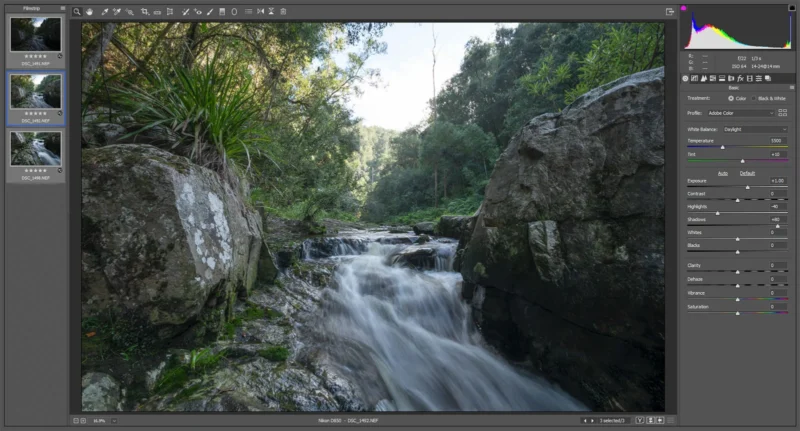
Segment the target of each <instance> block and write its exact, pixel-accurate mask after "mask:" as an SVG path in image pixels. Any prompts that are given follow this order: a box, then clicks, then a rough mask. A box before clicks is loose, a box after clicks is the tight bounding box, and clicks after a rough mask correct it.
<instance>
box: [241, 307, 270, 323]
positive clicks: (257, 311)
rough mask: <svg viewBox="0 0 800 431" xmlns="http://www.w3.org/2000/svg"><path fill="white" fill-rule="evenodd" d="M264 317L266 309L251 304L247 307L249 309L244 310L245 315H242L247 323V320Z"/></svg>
mask: <svg viewBox="0 0 800 431" xmlns="http://www.w3.org/2000/svg"><path fill="white" fill-rule="evenodd" d="M264 315H265V311H264V308H262V307H260V306H258V305H256V304H253V303H249V304H248V305H247V308H245V310H244V313H243V315H242V320H245V321H247V320H257V319H263V318H264Z"/></svg>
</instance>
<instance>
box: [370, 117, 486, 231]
mask: <svg viewBox="0 0 800 431" xmlns="http://www.w3.org/2000/svg"><path fill="white" fill-rule="evenodd" d="M391 144H392V150H393V153H392V154H393V156H394V163H389V164H387V168H386V171H387V172H386V173H384V174H383V176H382V177H381V179H380V181H379V182H378V184H377V185H376V187H375V189H374V190H373V191H372V192H371V193H370V194H369V195H368V198H367V202H366V204H365V207H364V213H363V215H362V218H363V219H365V220H368V221H376V222H380V221H386V220H389V221H393V222H400V223H410V222H413V221H422V220H432V219H434V218H437V217H439V216H441V215H442V214H444V213H446V212H448V208H447V202H448V201H452V200H454V199H455V200H459V199H469V200H471V201H478V202H480V200H481V199H480V196H482V195H483V188H484V187H485V185H486V183H487V182H488V180H489V173H490V170H491V169H492V166H493V165H494V161H495V160H496V159H497V157H498V152H499V151H498V149H497V144H496V141H495V139H494V137H493V136H491V135H489V134H487V133H485V132H484V131H482V130H481V129H480V127H478V126H477V125H475V124H467V125H455V124H452V123H448V122H437V123H435V124H432V125H430V126H429V127H428V128H427V129H425V130H424V131H423V132H417V131H415V130H408V131H406V132H404V133H403V134H401V135H399V136H397V137H396V138H395V139H393V140H392V141H391ZM409 210H411V211H409ZM460 211H463V209H462V210H460ZM398 216H401V217H398ZM420 218H422V220H419V219H420Z"/></svg>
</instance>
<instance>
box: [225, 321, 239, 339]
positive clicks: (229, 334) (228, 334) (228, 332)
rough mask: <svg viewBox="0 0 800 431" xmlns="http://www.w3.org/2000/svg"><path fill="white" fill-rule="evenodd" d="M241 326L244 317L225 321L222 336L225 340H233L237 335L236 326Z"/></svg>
mask: <svg viewBox="0 0 800 431" xmlns="http://www.w3.org/2000/svg"><path fill="white" fill-rule="evenodd" d="M240 326H242V319H241V318H238V317H237V318H234V319H231V321H229V322H225V325H224V326H223V330H222V338H223V339H225V340H232V339H233V338H234V337H235V336H236V328H238V327H240Z"/></svg>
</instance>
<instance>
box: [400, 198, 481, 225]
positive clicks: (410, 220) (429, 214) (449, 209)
mask: <svg viewBox="0 0 800 431" xmlns="http://www.w3.org/2000/svg"><path fill="white" fill-rule="evenodd" d="M482 201H483V199H482V198H481V197H480V196H477V195H470V196H465V197H462V198H456V199H450V200H448V201H446V202H443V205H442V206H440V207H439V208H433V207H428V208H422V209H418V210H415V211H411V212H407V213H403V214H399V215H396V216H393V217H391V218H389V219H388V220H387V222H388V223H389V224H399V225H413V224H416V223H419V222H423V221H436V220H438V219H439V218H440V217H441V216H443V215H469V216H471V215H473V214H475V211H477V210H478V208H479V207H480V205H481V202H482Z"/></svg>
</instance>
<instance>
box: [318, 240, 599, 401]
mask: <svg viewBox="0 0 800 431" xmlns="http://www.w3.org/2000/svg"><path fill="white" fill-rule="evenodd" d="M381 242H384V243H381ZM385 242H387V241H381V240H380V239H375V240H374V241H371V242H369V245H368V247H367V250H366V252H364V253H361V254H357V255H355V256H351V257H348V258H347V259H343V260H342V262H341V263H340V264H339V266H338V268H337V270H336V273H335V276H334V281H333V283H332V284H333V286H332V288H330V289H326V290H325V296H324V300H323V311H324V313H323V316H322V319H323V321H322V324H321V325H319V327H318V330H319V331H322V335H323V336H324V337H323V338H324V342H325V343H327V344H328V349H326V350H328V351H329V352H330V354H329V356H330V360H331V362H332V365H334V366H335V367H336V368H337V369H338V370H340V372H341V373H342V374H343V375H344V376H345V377H346V378H347V379H349V380H351V381H353V382H355V383H356V384H357V385H358V386H359V388H360V389H361V391H362V392H363V394H364V396H365V398H366V399H367V401H368V402H370V403H372V405H376V408H377V409H379V410H401V411H582V410H588V409H587V408H586V407H585V406H583V405H581V404H580V403H579V402H577V401H576V400H574V399H572V398H571V397H570V396H569V395H567V394H565V393H563V392H562V391H561V390H559V389H558V388H555V387H553V386H552V385H550V384H549V383H547V382H546V381H544V380H541V379H539V378H537V377H535V376H532V375H528V374H526V373H524V372H522V371H520V370H518V369H516V368H514V367H513V366H511V365H510V364H508V363H507V362H506V361H505V360H503V359H502V358H501V357H499V356H497V355H496V354H494V353H493V352H491V351H490V350H488V349H487V348H486V347H485V344H484V343H483V341H482V338H481V336H480V334H479V333H478V331H477V330H476V329H475V327H474V325H473V324H472V321H471V317H470V309H469V306H468V304H466V303H465V302H464V301H463V300H462V299H461V296H460V287H461V274H459V273H457V272H453V270H452V259H453V255H454V251H455V246H456V244H454V243H439V242H436V241H434V242H432V243H428V244H425V245H423V246H409V245H396V244H395V245H392V244H385ZM389 242H391V241H389ZM407 247H426V248H434V249H435V250H436V253H435V255H434V256H431V257H430V258H431V259H434V263H433V264H431V265H429V267H435V268H436V270H435V271H424V272H423V271H418V270H415V269H411V268H407V267H404V266H402V262H399V261H398V259H397V258H396V257H395V258H392V257H393V256H397V254H398V253H399V252H401V251H403V249H405V248H407ZM348 251H352V250H348ZM309 254H313V253H309ZM351 254H352V253H351ZM390 262H395V264H394V265H392V264H390Z"/></svg>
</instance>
